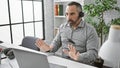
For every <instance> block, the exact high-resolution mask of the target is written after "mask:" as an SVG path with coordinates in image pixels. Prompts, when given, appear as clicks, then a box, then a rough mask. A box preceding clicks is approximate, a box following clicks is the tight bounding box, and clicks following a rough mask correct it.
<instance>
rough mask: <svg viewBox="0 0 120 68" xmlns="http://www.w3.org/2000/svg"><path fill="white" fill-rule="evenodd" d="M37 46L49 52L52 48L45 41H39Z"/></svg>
mask: <svg viewBox="0 0 120 68" xmlns="http://www.w3.org/2000/svg"><path fill="white" fill-rule="evenodd" d="M35 45H36V46H37V47H38V48H40V50H41V51H44V52H46V51H49V50H50V49H51V48H50V46H49V45H47V44H46V43H45V42H44V41H43V40H41V39H37V40H36V43H35Z"/></svg>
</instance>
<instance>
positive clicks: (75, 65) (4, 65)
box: [0, 43, 97, 68]
mask: <svg viewBox="0 0 120 68" xmlns="http://www.w3.org/2000/svg"><path fill="white" fill-rule="evenodd" d="M0 47H5V48H17V49H21V50H27V51H31V52H34V53H38V54H39V53H40V54H41V53H43V52H39V51H35V50H31V49H28V48H24V47H21V46H17V45H13V44H6V43H2V44H0ZM43 54H47V53H43ZM8 61H9V62H8ZM48 62H49V63H54V64H58V65H63V66H67V68H97V67H93V66H90V65H86V64H83V63H79V62H75V61H72V60H68V59H65V58H61V57H58V56H54V55H49V56H48ZM10 65H12V66H13V68H19V66H18V64H17V61H16V59H13V60H9V59H2V62H1V64H0V68H11V67H10Z"/></svg>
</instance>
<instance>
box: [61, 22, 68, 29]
mask: <svg viewBox="0 0 120 68" xmlns="http://www.w3.org/2000/svg"><path fill="white" fill-rule="evenodd" d="M67 25H68V23H66V22H65V23H62V24H61V25H60V27H59V28H65V27H66V26H67Z"/></svg>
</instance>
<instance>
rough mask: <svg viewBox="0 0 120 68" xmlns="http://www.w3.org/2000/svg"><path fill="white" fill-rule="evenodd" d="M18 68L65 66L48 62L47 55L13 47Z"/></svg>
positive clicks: (61, 67)
mask: <svg viewBox="0 0 120 68" xmlns="http://www.w3.org/2000/svg"><path fill="white" fill-rule="evenodd" d="M13 52H14V55H15V58H16V60H17V62H18V65H19V68H67V67H66V66H61V65H57V64H53V63H48V59H47V55H44V54H38V53H34V52H30V51H25V50H20V49H13Z"/></svg>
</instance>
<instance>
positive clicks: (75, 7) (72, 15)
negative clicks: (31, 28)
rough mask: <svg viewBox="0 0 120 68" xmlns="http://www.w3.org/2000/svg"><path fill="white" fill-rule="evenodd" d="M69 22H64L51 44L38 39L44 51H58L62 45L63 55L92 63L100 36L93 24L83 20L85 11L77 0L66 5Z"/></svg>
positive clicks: (96, 53)
mask: <svg viewBox="0 0 120 68" xmlns="http://www.w3.org/2000/svg"><path fill="white" fill-rule="evenodd" d="M65 16H66V19H67V22H66V23H64V24H62V25H61V26H60V28H59V32H58V33H57V35H56V37H55V38H54V40H53V41H52V43H51V45H48V44H46V43H45V42H44V41H43V40H41V39H38V40H37V41H36V45H37V47H39V48H40V50H42V51H45V52H47V51H51V52H56V51H57V50H58V48H60V47H61V46H62V56H63V57H65V58H69V59H72V60H75V61H78V62H82V63H86V64H91V63H93V62H94V60H95V59H96V58H97V56H98V36H97V33H96V31H95V29H94V27H92V26H91V25H89V24H88V23H85V22H84V21H83V20H82V17H83V16H84V13H83V12H82V6H81V5H80V4H79V3H77V2H70V3H68V5H67V7H66V12H65Z"/></svg>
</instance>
